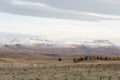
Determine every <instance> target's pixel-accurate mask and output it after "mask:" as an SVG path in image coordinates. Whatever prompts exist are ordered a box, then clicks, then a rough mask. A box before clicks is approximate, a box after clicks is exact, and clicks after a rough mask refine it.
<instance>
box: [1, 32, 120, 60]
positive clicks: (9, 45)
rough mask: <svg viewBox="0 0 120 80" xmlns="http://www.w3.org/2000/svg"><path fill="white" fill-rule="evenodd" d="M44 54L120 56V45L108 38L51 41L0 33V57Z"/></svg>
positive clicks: (36, 37)
mask: <svg viewBox="0 0 120 80" xmlns="http://www.w3.org/2000/svg"><path fill="white" fill-rule="evenodd" d="M46 55H47V56H49V57H54V56H73V55H99V56H120V47H119V46H118V45H115V44H114V43H112V42H110V41H108V40H93V41H84V42H80V41H52V40H48V39H45V38H43V37H38V36H30V35H24V36H23V35H16V34H7V33H2V34H1V35H0V57H19V58H20V57H21V58H22V57H26V58H27V57H36V58H42V57H43V56H44V57H45V56H46ZM38 56H40V57H38ZM47 56H46V57H47Z"/></svg>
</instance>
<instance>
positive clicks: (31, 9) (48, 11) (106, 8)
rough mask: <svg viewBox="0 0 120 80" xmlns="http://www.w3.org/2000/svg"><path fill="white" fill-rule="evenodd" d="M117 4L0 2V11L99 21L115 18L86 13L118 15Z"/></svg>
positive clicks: (101, 0)
mask: <svg viewBox="0 0 120 80" xmlns="http://www.w3.org/2000/svg"><path fill="white" fill-rule="evenodd" d="M115 3H116V5H115ZM118 4H119V2H118V1H117V2H116V1H113V0H59V1H58V0H1V1H0V11H1V12H7V13H14V14H19V15H27V16H36V17H45V18H62V19H74V20H85V21H99V20H105V19H115V18H111V17H109V16H107V17H105V16H97V15H91V14H87V13H89V12H91V13H102V14H113V15H118V14H120V10H119V8H118V7H120V6H119V5H118ZM111 5H113V6H111ZM116 6H117V7H116ZM116 10H118V11H116Z"/></svg>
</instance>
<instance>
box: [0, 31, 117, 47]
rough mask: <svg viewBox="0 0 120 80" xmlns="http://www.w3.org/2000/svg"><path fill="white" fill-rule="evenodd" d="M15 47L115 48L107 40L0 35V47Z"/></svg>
mask: <svg viewBox="0 0 120 80" xmlns="http://www.w3.org/2000/svg"><path fill="white" fill-rule="evenodd" d="M6 44H7V45H15V44H21V45H24V46H35V45H37V46H38V45H39V46H52V47H53V46H54V47H76V46H87V47H93V48H94V47H111V46H116V45H114V43H112V42H110V41H108V40H93V41H84V42H81V41H52V40H49V39H46V38H44V37H41V36H32V35H20V34H8V33H0V45H6Z"/></svg>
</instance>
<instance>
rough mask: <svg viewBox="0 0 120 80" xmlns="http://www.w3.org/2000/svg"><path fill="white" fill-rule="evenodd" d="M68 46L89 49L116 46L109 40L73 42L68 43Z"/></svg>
mask: <svg viewBox="0 0 120 80" xmlns="http://www.w3.org/2000/svg"><path fill="white" fill-rule="evenodd" d="M66 44H67V45H71V46H87V47H91V48H92V47H93V48H94V47H112V46H115V45H114V44H113V43H112V42H110V41H108V40H94V41H89V42H88V41H87V42H86V41H85V42H79V41H73V42H67V43H66Z"/></svg>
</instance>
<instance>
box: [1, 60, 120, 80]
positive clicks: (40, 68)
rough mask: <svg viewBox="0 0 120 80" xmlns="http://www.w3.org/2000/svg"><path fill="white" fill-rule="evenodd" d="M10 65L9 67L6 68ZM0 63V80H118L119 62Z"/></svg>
mask: <svg viewBox="0 0 120 80" xmlns="http://www.w3.org/2000/svg"><path fill="white" fill-rule="evenodd" d="M7 65H10V66H7ZM19 65H22V66H18V65H17V64H16V66H15V63H14V65H13V64H11V63H4V64H3V63H0V66H1V68H0V80H120V62H119V61H94V62H93V61H87V62H79V63H73V62H54V61H53V62H52V61H48V62H41V63H37V64H23V63H22V64H19Z"/></svg>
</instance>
